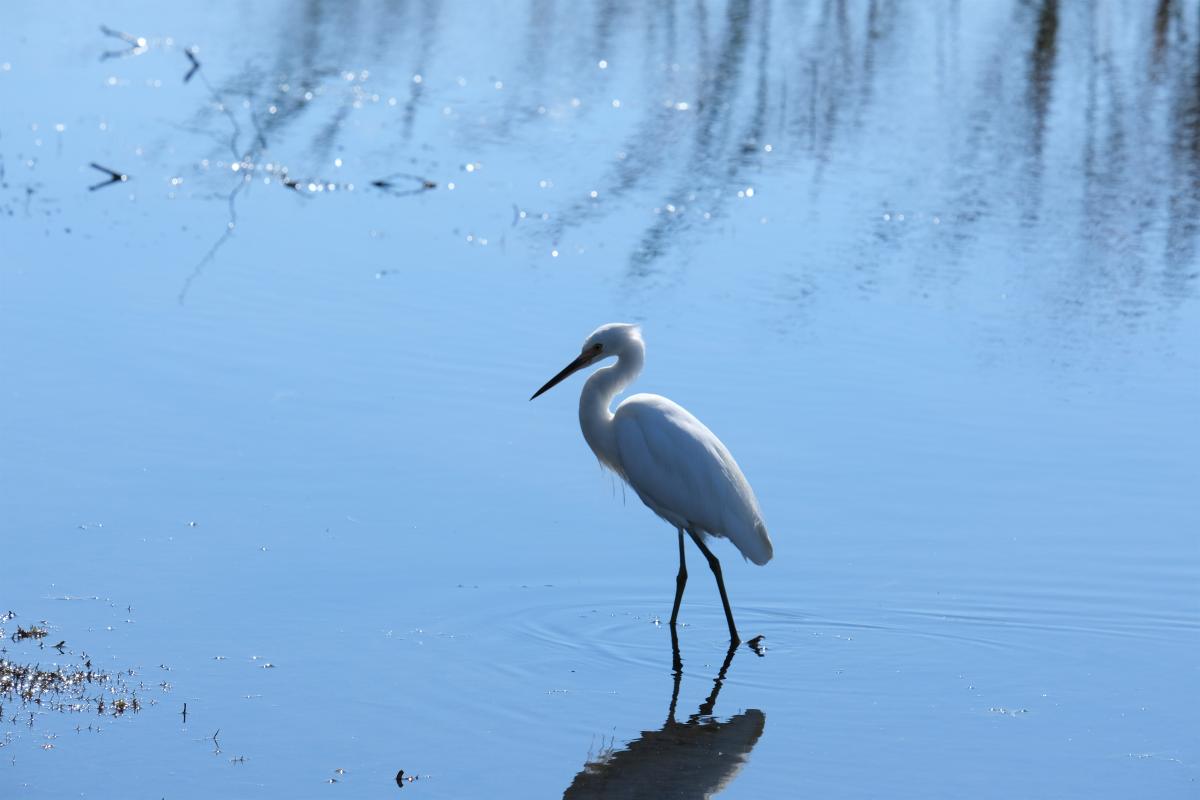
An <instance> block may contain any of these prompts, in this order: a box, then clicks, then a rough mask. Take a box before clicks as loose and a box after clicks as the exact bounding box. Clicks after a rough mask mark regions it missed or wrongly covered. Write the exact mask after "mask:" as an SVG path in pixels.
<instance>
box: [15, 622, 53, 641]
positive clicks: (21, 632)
mask: <svg viewBox="0 0 1200 800" xmlns="http://www.w3.org/2000/svg"><path fill="white" fill-rule="evenodd" d="M46 634H47V631H46V629H45V628H39V627H38V626H37V625H30V626H29V627H28V628H22V627H21V626H20V625H18V626H17V632H16V633H14V634H13V635H12V640H13V641H14V642H21V641H24V640H25V639H45V638H46Z"/></svg>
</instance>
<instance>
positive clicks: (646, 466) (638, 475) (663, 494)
mask: <svg viewBox="0 0 1200 800" xmlns="http://www.w3.org/2000/svg"><path fill="white" fill-rule="evenodd" d="M645 353H646V346H645V344H644V343H643V342H642V334H641V329H640V328H639V327H638V326H637V325H625V324H621V323H610V324H608V325H602V326H600V327H599V328H597V329H596V330H595V331H594V332H593V333H592V335H591V336H589V337H588V338H587V341H585V342H584V343H583V350H582V352H580V354H579V357H578V358H576V359H575V360H574V361H572V362H571V363H570V364H568V365H567V366H566V367H565V368H563V370H562V371H561V372H559V373H558V374H557V375H555V376H554V377H553V378H551V379H550V380H549V381H547V382H546V385H545V386H543V387H542V388H540V389H538V390H537V391H536V392H534V394H533V397H530V398H529V399H530V400H532V399H534V398H535V397H537V396H538V395H540V394H542V393H543V392H545V391H547V390H549V389H550V388H552V387H553V386H555V385H556V384H558V383H559V382H560V381H562V380H563V379H564V378H566V377H567V376H568V375H571V374H572V373H574V372H578V371H579V370H581V369H583V368H584V367H588V366H590V365H592V364H595V363H596V362H598V361H602V360H604V359H606V358H614V357H615V358H616V359H617V363H616V364H613V365H611V366H608V367H604V368H603V369H598V370H596V372H595V373H593V374H592V376H591V377H590V378H588V379H587V383H585V384H584V386H583V392H582V393H581V394H580V396H579V427H580V428H582V429H583V438H584V439H585V440H586V441H587V443H588V446H589V447H591V448H592V452H593V453H595V454H596V457H597V458H598V459H600V463H601V464H603V465H604V466H606V467H608V468H609V469H611V470H612V471H613V472H615V473H616V474H617V475H619V476H621V478H622V479H624V480H625V482H626V483H628V484H629V485H630V486H631V487H633V490H634V491H635V492H637V495H638V497H640V498H641V499H642V502H643V503H645V504H646V505H647V506H649V507H650V510H651V511H653V512H654V513H655V514H657V515H658V516H660V517H662V518H663V519H664V520H666V521H667V522H669V523H670V524H671V525H673V526H675V529H676V530H677V531H678V533H679V574H678V576H677V577H676V578H675V605H674V607H673V608H672V609H671V626H672V627H674V625H675V622H676V620H677V619H678V618H679V603H680V601H681V600H682V599H683V587H684V586H685V585H686V584H687V564H686V559H685V558H684V552H683V550H684V548H683V532H684V531H687V533H688V535H689V536H691V538H692V541H693V542H695V543H696V546H697V547H699V548H700V552H702V553H703V554H704V558H705V559H706V560H707V561H708V566H709V568H710V569H711V570H712V573H713V575H714V576H715V577H716V579H717V589H719V590H720V592H721V603H722V604H723V605H724V606H725V621H726V622H728V623H729V638H730V640H731V641H732V642H734V643H735V644H736V643H737V642H738V641H740V639H739V637H738V632H737V627H736V626H735V625H734V624H733V612H732V611H730V609H729V597H728V595H726V593H725V581H724V579H723V578H722V577H721V562H719V561H718V560H717V557H716V556H714V555H713V554H712V551H711V550H709V549H708V546H707V545H706V544H705V539H706V538H708V537H709V536H716V537H723V538H726V539H728V540H729V541H731V542H733V544H734V546H735V547H737V549H738V550H739V551H741V554H742V555H743V556H745V557H746V558H748V559H750V560H751V561H753V562H754V563H755V564H760V565H761V564H766V563H767V562H768V561H770V560H771V556H772V554H773V552H774V548H773V547H772V545H771V537H770V536H768V535H767V527H766V525H765V524H763V519H762V512H761V511H759V508H758V500H757V499H756V498H755V497H754V490H753V489H751V488H750V484H749V483H748V482H747V481H746V477H745V476H744V475H742V471H741V469H740V468H739V467H738V465H737V462H736V461H734V460H733V456H732V455H730V454H729V450H728V448H726V447H725V445H724V444H723V443H722V442H721V440H720V439H718V438H717V437H716V435H715V434H713V432H712V431H710V430H709V429H708V428H706V427H705V426H704V424H703V423H701V422H700V420H698V419H696V418H695V417H693V416H692V415H691V414H690V413H688V411H687V409H685V408H683V407H682V406H680V405H679V404H677V403H673V402H672V401H670V400H668V399H667V398H665V397H660V396H659V395H656V394H635V395H632V396H631V397H628V398H626V399H625V400H624V401H623V402H622V403H621V404H620V405H619V406H617V410H616V413H613V412H612V411H610V410H609V407H610V405H611V404H612V399H613V397H614V396H615V395H617V394H618V393H620V392H621V391H622V390H624V389H625V387H626V386H628V385H629V384H630V383H631V382H632V381H633V379H634V378H636V377H637V376H638V373H640V372H641V371H642V364H643V363H644V361H645Z"/></svg>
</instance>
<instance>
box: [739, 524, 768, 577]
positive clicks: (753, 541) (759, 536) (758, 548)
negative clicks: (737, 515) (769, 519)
mask: <svg viewBox="0 0 1200 800" xmlns="http://www.w3.org/2000/svg"><path fill="white" fill-rule="evenodd" d="M748 538H749V541H748V542H747V543H746V546H745V547H743V548H741V551H742V555H744V556H745V557H746V558H748V559H750V560H751V561H753V562H754V563H755V564H757V565H758V566H760V567H761V566H762V565H763V564H766V563H767V562H768V561H770V560H771V559H772V558H773V557H774V555H775V546H774V545H772V544H771V537H770V536H769V535H768V534H767V526H766V525H764V524H763V521H762V520H761V519H759V520H755V522H754V535H753V536H750V537H748Z"/></svg>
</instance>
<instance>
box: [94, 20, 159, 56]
mask: <svg viewBox="0 0 1200 800" xmlns="http://www.w3.org/2000/svg"><path fill="white" fill-rule="evenodd" d="M100 32H101V33H103V34H104V35H105V36H111V37H112V38H114V39H120V40H121V41H123V42H125V43H126V44H127V45H129V47H128V48H126V49H125V50H105V51H104V52H103V53H101V54H100V60H101V61H107V60H108V59H110V58H127V57H129V56H140V55H141V54H142V53H144V52H146V51H147V50H148V49H150V44H149V42H147V41H146V37H145V36H134V35H133V34H129V33H125V32H124V31H118V30H113V29H112V28H110V27H108V26H107V25H101V26H100Z"/></svg>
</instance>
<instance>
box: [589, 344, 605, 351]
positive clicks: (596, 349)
mask: <svg viewBox="0 0 1200 800" xmlns="http://www.w3.org/2000/svg"><path fill="white" fill-rule="evenodd" d="M592 349H593V350H595V351H596V352H597V353H599V352H600V351H601V350H603V349H604V345H602V344H600V343H599V342H596V343H595V344H594V345H592Z"/></svg>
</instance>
